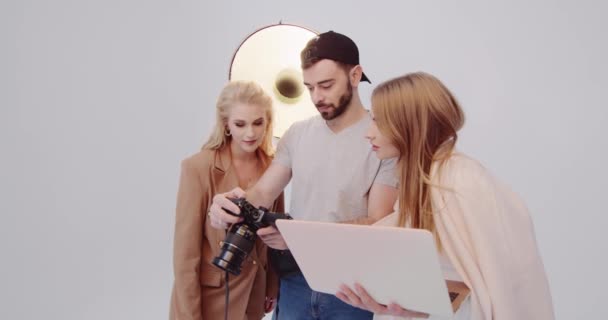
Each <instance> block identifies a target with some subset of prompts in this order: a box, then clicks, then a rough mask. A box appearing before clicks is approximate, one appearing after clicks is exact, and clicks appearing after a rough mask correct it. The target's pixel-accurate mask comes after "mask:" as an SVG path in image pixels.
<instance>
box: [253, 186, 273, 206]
mask: <svg viewBox="0 0 608 320" xmlns="http://www.w3.org/2000/svg"><path fill="white" fill-rule="evenodd" d="M277 197H278V196H277ZM275 200H276V198H274V199H273V198H272V196H268V195H264V193H263V192H261V191H260V190H259V189H258V188H255V187H253V188H252V189H251V190H250V191H247V201H249V202H250V203H251V204H253V205H254V206H256V207H264V208H270V207H272V203H273V202H274V201H275Z"/></svg>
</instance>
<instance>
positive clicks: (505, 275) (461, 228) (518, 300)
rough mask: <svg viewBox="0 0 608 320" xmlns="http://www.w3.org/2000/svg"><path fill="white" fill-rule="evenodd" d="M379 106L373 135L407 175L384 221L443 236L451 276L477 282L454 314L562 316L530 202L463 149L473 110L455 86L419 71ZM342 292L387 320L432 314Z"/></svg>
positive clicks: (495, 318) (486, 318)
mask: <svg viewBox="0 0 608 320" xmlns="http://www.w3.org/2000/svg"><path fill="white" fill-rule="evenodd" d="M372 111H373V117H374V122H373V123H372V125H371V126H370V128H369V130H368V133H367V138H368V139H369V140H370V143H371V144H372V148H373V149H374V151H376V155H377V156H378V158H380V159H384V158H391V157H399V161H398V166H397V167H398V168H399V172H400V181H399V182H400V185H399V200H398V201H397V205H396V206H395V208H396V210H395V212H394V213H393V214H391V215H389V216H387V217H386V218H385V219H384V220H381V221H379V222H378V224H382V225H396V226H400V227H408V228H418V229H426V230H429V231H430V232H432V233H434V234H435V236H436V240H438V241H437V243H438V252H439V256H440V260H441V268H442V271H443V273H444V277H446V279H450V280H457V281H463V282H464V283H465V284H466V285H467V286H468V287H469V288H470V289H471V295H470V296H469V297H468V298H467V299H466V300H465V301H464V302H463V303H462V305H461V306H460V308H459V309H458V311H457V312H456V313H455V315H454V317H453V318H451V319H454V320H456V319H458V320H465V319H466V320H514V319H535V320H552V319H554V314H553V305H552V301H551V294H550V292H549V285H548V282H547V277H546V275H545V270H544V266H543V263H542V261H541V258H540V255H539V252H538V248H537V245H536V239H535V236H534V228H533V225H532V221H531V219H530V215H529V213H528V210H527V209H526V206H525V205H524V203H523V201H522V200H521V199H520V198H519V197H518V196H517V195H516V194H515V193H514V192H512V191H511V190H510V189H509V188H507V187H506V186H505V185H504V184H502V183H501V182H500V181H498V180H497V179H496V178H494V177H493V176H492V174H490V173H489V171H488V170H487V169H485V168H484V167H483V166H482V165H481V164H480V163H479V162H478V161H476V160H474V159H472V158H470V157H468V156H466V155H464V154H462V153H458V152H456V151H455V149H454V147H455V144H456V140H457V132H458V130H460V128H462V126H463V124H464V114H463V112H462V109H461V107H460V105H459V104H458V102H457V101H456V99H455V98H454V96H453V95H452V93H451V92H450V91H449V90H448V89H447V88H446V87H445V86H444V85H443V84H442V83H441V82H440V81H439V80H438V79H437V78H435V77H433V76H431V75H429V74H426V73H421V72H419V73H411V74H407V75H405V76H402V77H398V78H395V79H392V80H389V81H387V82H385V83H382V84H380V85H379V86H378V87H377V88H376V89H374V91H373V94H372ZM337 296H338V298H340V299H341V300H342V301H344V302H346V303H349V304H352V305H354V306H357V307H360V308H363V309H367V310H370V311H372V312H374V314H375V317H374V319H378V320H379V319H402V318H408V319H410V318H429V315H426V314H422V313H418V312H415V311H412V310H406V309H404V308H402V307H401V306H399V305H396V304H390V305H388V306H385V305H380V304H378V303H377V302H376V301H374V300H373V299H372V298H371V297H370V296H369V294H367V292H366V291H365V289H364V288H362V287H361V286H358V285H355V288H354V289H353V288H349V287H347V286H343V287H342V291H341V292H340V293H338V294H337ZM429 319H434V318H433V317H430V318H429ZM442 319H443V318H442Z"/></svg>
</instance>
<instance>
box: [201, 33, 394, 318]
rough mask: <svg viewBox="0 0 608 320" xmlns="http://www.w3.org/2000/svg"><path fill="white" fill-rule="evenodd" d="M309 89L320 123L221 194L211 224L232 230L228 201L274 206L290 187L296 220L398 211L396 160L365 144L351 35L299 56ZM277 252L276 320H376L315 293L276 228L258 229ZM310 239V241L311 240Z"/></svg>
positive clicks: (295, 132) (290, 138) (299, 129)
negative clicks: (246, 185) (250, 179)
mask: <svg viewBox="0 0 608 320" xmlns="http://www.w3.org/2000/svg"><path fill="white" fill-rule="evenodd" d="M301 62H302V69H303V77H304V85H306V87H307V88H308V90H309V93H310V97H311V99H312V101H313V103H314V104H315V106H316V107H317V109H318V111H319V114H320V115H319V116H315V117H312V118H310V119H307V120H303V121H299V122H296V123H294V124H293V125H292V126H291V127H290V128H289V130H287V132H286V133H285V135H283V138H281V140H280V141H279V144H278V147H277V152H276V155H275V158H274V160H273V162H272V164H271V165H270V167H269V168H268V169H267V170H266V172H265V173H264V175H263V176H262V177H261V178H260V179H259V180H258V182H257V183H256V185H255V186H254V187H253V188H252V189H250V190H248V191H247V193H245V192H244V191H243V190H240V189H235V190H233V191H231V192H229V193H226V194H223V195H216V196H215V197H214V200H213V204H212V206H211V209H210V213H209V216H210V219H211V225H212V226H214V227H216V228H226V225H227V223H236V222H238V221H240V219H241V218H237V217H234V216H231V215H229V214H227V213H226V212H225V211H224V210H222V207H224V208H226V209H228V210H231V211H233V212H239V209H238V207H237V206H235V205H234V204H233V203H232V202H231V201H229V200H228V199H227V198H226V197H246V198H247V199H248V200H249V201H250V202H251V203H253V204H254V205H256V206H265V207H269V204H271V203H272V202H273V201H274V200H275V199H276V198H277V197H278V196H279V194H280V193H281V191H283V189H284V188H285V187H286V186H287V184H288V183H289V182H290V181H291V182H292V189H291V191H292V192H291V203H290V210H289V212H290V214H291V215H292V216H293V217H294V219H301V220H309V221H327V222H341V223H361V224H371V223H373V222H375V221H377V220H379V219H380V218H382V217H384V216H385V215H387V214H388V213H390V212H391V211H392V207H393V204H394V203H395V200H396V198H397V189H396V185H397V179H396V175H395V172H394V165H395V160H394V159H393V160H390V161H381V160H379V159H378V158H377V157H376V155H375V154H374V153H373V152H372V150H371V148H370V145H369V143H368V142H367V141H366V140H365V139H364V137H365V133H366V131H367V128H368V127H369V125H370V123H371V121H372V120H371V117H370V115H369V113H368V112H367V110H366V109H365V108H364V107H363V105H362V104H361V99H360V97H359V91H358V86H359V83H360V82H361V81H367V82H370V80H369V78H368V77H367V76H366V75H365V74H364V73H363V70H362V68H361V66H360V65H359V50H358V49H357V46H356V44H355V43H354V42H353V41H352V40H351V39H350V38H348V37H347V36H345V35H342V34H339V33H336V32H333V31H329V32H325V33H322V34H320V35H318V36H317V37H315V38H313V39H312V40H310V41H309V42H308V43H307V45H306V47H305V48H304V49H303V50H302V53H301ZM258 235H259V236H260V238H262V240H263V241H264V242H265V243H266V244H267V245H268V246H269V247H271V248H273V249H276V250H271V262H272V264H273V267H274V268H275V269H276V270H277V271H278V272H279V274H280V276H281V285H280V293H279V303H278V307H277V313H276V315H277V316H278V319H280V320H283V319H288V320H298V319H335V320H341V319H345V320H346V319H349V320H358V319H371V318H372V316H373V315H372V314H371V313H369V312H368V311H365V310H362V309H358V308H355V307H352V306H350V305H348V304H345V303H343V302H342V301H340V300H339V299H338V298H336V297H335V296H333V295H329V294H323V293H319V292H314V291H312V290H311V289H310V287H309V286H308V284H307V283H306V280H305V279H304V277H303V276H302V274H301V272H299V269H298V268H297V264H295V262H294V260H293V257H292V256H291V255H290V253H289V250H287V249H288V248H287V246H286V244H285V242H284V240H283V238H282V237H281V234H280V233H279V232H278V231H277V229H276V228H274V227H267V228H263V229H260V230H258ZM311 236H312V235H311Z"/></svg>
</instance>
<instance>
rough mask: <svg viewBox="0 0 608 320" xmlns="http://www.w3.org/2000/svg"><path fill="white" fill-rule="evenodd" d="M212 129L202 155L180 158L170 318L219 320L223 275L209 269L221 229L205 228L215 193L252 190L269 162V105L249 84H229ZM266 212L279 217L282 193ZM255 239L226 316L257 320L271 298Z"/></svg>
mask: <svg viewBox="0 0 608 320" xmlns="http://www.w3.org/2000/svg"><path fill="white" fill-rule="evenodd" d="M216 114H217V117H216V118H217V119H216V125H215V129H214V132H213V133H212V135H211V137H210V138H209V140H208V141H207V143H205V145H204V146H203V148H202V150H201V151H200V152H198V153H196V154H194V155H192V156H191V157H189V158H187V159H185V160H183V161H182V169H181V177H180V183H179V191H178V195H177V208H176V218H175V241H174V254H173V268H174V276H175V281H174V286H173V292H172V295H171V307H170V316H169V318H170V319H179V320H190V319H197V320H201V319H205V320H207V319H213V320H215V319H223V318H224V306H225V293H226V292H225V278H224V272H223V271H222V270H221V269H219V268H218V267H216V266H214V265H213V264H212V260H213V258H214V257H217V256H218V254H219V252H220V244H219V243H220V241H222V240H223V239H224V237H225V230H219V229H215V228H211V227H210V221H209V220H210V219H209V217H208V216H207V213H208V210H209V206H210V205H211V202H212V197H213V195H214V194H217V193H223V192H227V191H229V190H232V189H234V188H236V187H240V188H242V189H244V190H246V189H247V188H249V187H250V186H252V185H253V184H254V183H255V182H256V180H257V179H258V178H259V177H260V176H261V175H262V173H263V172H264V171H265V170H266V168H267V167H268V165H269V164H270V162H271V157H272V100H271V98H270V97H269V96H268V95H266V94H265V93H264V91H263V90H262V88H261V87H260V86H259V85H257V84H255V83H253V82H242V81H237V82H231V83H229V84H227V85H226V86H225V87H224V89H223V90H222V92H221V94H220V96H219V98H218V101H217V106H216ZM271 211H275V212H283V196H282V195H281V197H279V199H278V200H277V201H275V203H274V205H273V207H272V208H271ZM266 252H267V248H266V246H265V245H264V244H263V242H262V241H261V240H259V239H258V240H256V245H255V247H254V249H253V250H252V252H251V253H250V254H249V256H248V257H247V259H246V260H245V261H244V262H243V264H242V269H241V274H240V275H238V276H234V275H231V276H230V277H229V281H228V285H229V290H230V301H229V310H228V315H229V317H228V318H229V319H234V320H252V319H261V318H263V317H264V313H265V312H269V311H270V309H271V308H272V303H269V301H273V300H272V299H274V298H275V296H276V293H277V290H278V288H277V283H276V282H277V280H276V276H274V274H273V273H272V272H271V271H270V270H269V265H268V263H267V254H266Z"/></svg>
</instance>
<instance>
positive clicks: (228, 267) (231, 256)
mask: <svg viewBox="0 0 608 320" xmlns="http://www.w3.org/2000/svg"><path fill="white" fill-rule="evenodd" d="M255 239H256V234H255V232H253V231H252V230H251V229H250V228H249V227H248V226H247V225H246V224H235V225H233V226H232V228H230V230H229V231H228V233H227V234H226V239H225V240H224V241H223V242H222V246H221V248H220V254H219V255H218V256H217V257H216V258H213V264H214V265H215V266H217V267H218V268H220V269H222V270H225V271H228V272H230V273H232V274H234V275H239V274H240V273H241V264H242V263H243V261H245V258H247V255H248V254H249V253H250V252H251V250H252V249H253V245H254V244H255Z"/></svg>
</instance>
